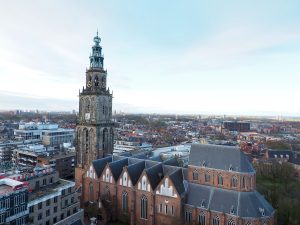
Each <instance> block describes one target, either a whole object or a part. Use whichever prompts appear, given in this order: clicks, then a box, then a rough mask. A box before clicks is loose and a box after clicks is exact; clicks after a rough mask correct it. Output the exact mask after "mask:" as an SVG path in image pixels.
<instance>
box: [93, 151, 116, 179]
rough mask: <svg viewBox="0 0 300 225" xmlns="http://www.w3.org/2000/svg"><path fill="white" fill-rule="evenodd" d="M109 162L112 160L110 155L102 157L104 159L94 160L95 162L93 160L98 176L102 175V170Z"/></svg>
mask: <svg viewBox="0 0 300 225" xmlns="http://www.w3.org/2000/svg"><path fill="white" fill-rule="evenodd" d="M107 162H112V156H108V157H105V158H102V159H96V160H93V162H92V163H93V167H94V169H95V171H96V174H97V176H98V177H100V176H101V174H102V171H103V170H104V167H105V166H106V163H107Z"/></svg>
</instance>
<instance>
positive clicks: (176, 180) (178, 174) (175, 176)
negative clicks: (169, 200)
mask: <svg viewBox="0 0 300 225" xmlns="http://www.w3.org/2000/svg"><path fill="white" fill-rule="evenodd" d="M169 177H170V179H171V180H172V182H173V184H174V186H175V188H176V191H177V192H178V194H179V195H180V196H182V195H183V194H184V193H185V188H184V185H183V176H182V170H181V169H177V170H175V171H174V172H173V173H171V174H170V175H169Z"/></svg>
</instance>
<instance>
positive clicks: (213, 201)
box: [185, 183, 275, 218]
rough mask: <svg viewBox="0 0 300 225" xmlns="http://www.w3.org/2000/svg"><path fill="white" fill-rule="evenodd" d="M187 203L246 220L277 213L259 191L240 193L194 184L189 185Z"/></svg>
mask: <svg viewBox="0 0 300 225" xmlns="http://www.w3.org/2000/svg"><path fill="white" fill-rule="evenodd" d="M185 203H186V204H188V205H191V206H194V207H196V208H197V207H199V208H204V209H207V210H211V211H217V212H223V213H226V214H232V215H236V216H239V217H244V218H247V217H249V218H260V217H265V216H272V215H273V214H274V212H275V211H274V209H273V208H272V206H271V205H270V204H269V203H268V202H267V201H266V200H265V199H264V198H263V196H261V195H260V194H259V193H258V192H257V191H254V192H238V191H233V190H227V189H222V188H216V187H211V186H205V185H200V184H194V183H189V184H188V188H187V194H186V202H185ZM262 211H263V212H264V214H262Z"/></svg>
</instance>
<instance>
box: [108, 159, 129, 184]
mask: <svg viewBox="0 0 300 225" xmlns="http://www.w3.org/2000/svg"><path fill="white" fill-rule="evenodd" d="M127 165H128V158H124V159H121V160H118V161H114V162H111V163H110V164H109V167H110V170H111V172H112V174H113V177H114V179H115V181H116V180H118V178H119V176H120V175H121V173H122V170H123V167H124V166H127Z"/></svg>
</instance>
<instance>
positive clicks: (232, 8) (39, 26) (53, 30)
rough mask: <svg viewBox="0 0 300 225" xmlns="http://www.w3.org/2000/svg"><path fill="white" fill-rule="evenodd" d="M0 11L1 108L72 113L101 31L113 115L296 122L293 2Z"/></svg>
mask: <svg viewBox="0 0 300 225" xmlns="http://www.w3.org/2000/svg"><path fill="white" fill-rule="evenodd" d="M16 3H18V4H16ZM1 5H2V7H0V15H1V20H0V25H1V35H0V48H1V52H0V83H1V85H0V102H1V109H20V108H22V109H40V110H55V111H61V110H63V111H71V110H73V109H78V101H77V96H78V89H79V88H80V89H81V88H82V87H81V85H82V83H83V81H84V80H85V70H84V68H87V67H88V65H89V60H88V56H89V54H90V47H87V44H89V45H90V46H91V45H92V44H93V42H92V38H93V37H94V36H95V34H96V30H97V28H98V29H99V36H100V37H101V39H102V42H101V45H102V47H103V52H104V56H105V60H104V67H105V68H106V69H107V71H108V80H109V84H110V85H109V87H110V89H111V90H113V91H114V104H113V105H114V106H115V109H116V110H122V111H125V112H135V113H185V114H186V113H190V114H233V115H284V116H300V106H299V105H297V103H296V104H295V101H294V98H295V97H296V96H299V94H300V90H299V88H298V85H297V84H299V82H300V76H299V75H298V74H297V72H298V71H299V69H300V65H299V63H297V62H298V61H299V59H300V47H299V46H300V45H299V44H300V43H299V42H300V30H299V29H298V27H299V25H300V17H299V15H297V14H298V11H299V8H300V4H299V3H298V2H297V1H289V3H286V2H283V1H282V2H281V1H278V2H276V3H274V2H273V1H267V2H264V3H261V2H259V1H255V2H252V3H249V4H246V3H241V2H239V3H236V4H233V1H231V2H226V4H225V3H223V2H221V1H216V2H210V3H207V2H204V1H201V2H198V3H196V2H189V3H188V4H187V3H180V2H175V3H174V4H172V5H169V4H167V3H162V2H160V3H159V2H154V3H153V2H152V3H151V4H150V3H136V4H125V3H123V2H121V1H119V2H114V3H108V2H106V1H101V2H96V1H92V2H91V3H90V4H86V3H84V2H77V3H75V4H74V3H71V1H64V2H63V3H61V2H59V1H52V2H43V3H41V2H35V1H26V3H25V2H22V1H12V2H9V3H7V2H6V3H1ZM16 5H18V7H15V6H16ZM8 9H9V10H8Z"/></svg>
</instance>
